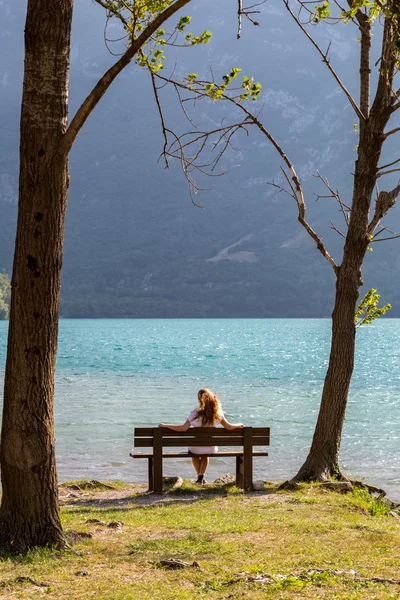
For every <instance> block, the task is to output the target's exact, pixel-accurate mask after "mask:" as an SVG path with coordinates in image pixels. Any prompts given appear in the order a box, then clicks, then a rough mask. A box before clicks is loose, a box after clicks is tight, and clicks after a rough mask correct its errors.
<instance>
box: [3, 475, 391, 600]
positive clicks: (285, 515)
mask: <svg viewBox="0 0 400 600" xmlns="http://www.w3.org/2000/svg"><path fill="white" fill-rule="evenodd" d="M73 483H74V484H75V485H79V486H80V488H81V489H82V487H81V486H82V483H83V480H81V481H76V482H73ZM110 486H115V489H116V490H117V491H118V493H117V492H116V495H115V499H113V497H112V490H111V491H110ZM93 490H94V492H95V497H94V498H93V499H92V500H90V501H88V499H87V498H88V496H87V492H90V497H91V498H92V491H93ZM123 491H124V488H123V486H121V484H118V485H115V483H114V482H110V483H107V485H106V486H97V487H95V488H91V489H89V488H86V489H85V488H84V491H82V494H81V496H80V497H79V498H73V499H72V500H71V505H66V506H63V507H62V520H63V526H64V529H65V530H66V531H67V532H85V533H88V534H91V536H92V537H90V538H85V539H80V538H79V537H77V538H76V540H77V541H75V542H74V543H73V552H57V551H54V550H52V549H44V550H43V549H37V550H34V551H32V552H30V553H29V554H28V555H27V556H26V557H16V558H15V557H7V558H5V559H4V560H2V561H0V570H1V574H0V588H1V589H0V597H1V599H2V600H8V599H11V598H13V599H15V598H18V599H22V600H23V599H25V598H35V597H37V596H42V595H43V594H45V595H46V596H47V595H49V596H50V597H52V598H54V599H55V600H65V599H66V598H73V599H74V600H83V599H84V600H91V599H93V600H94V599H96V600H139V599H140V600H155V599H158V598H162V599H163V600H169V599H170V600H189V599H190V600H191V599H196V598H199V599H201V598H205V597H206V596H207V597H209V598H211V599H221V600H222V599H223V598H231V599H235V598H238V599H242V598H246V600H247V599H250V600H251V599H259V598H266V599H269V598H275V599H276V598H279V599H282V600H286V599H287V600H290V599H296V600H299V599H302V600H303V599H309V598H314V599H317V598H318V599H319V598H320V599H328V600H331V599H333V598H334V599H335V600H359V599H365V600H370V599H371V600H373V599H376V600H394V599H397V598H400V585H398V584H395V583H393V580H394V579H396V578H399V570H398V565H399V563H400V548H399V543H398V540H399V537H400V519H397V518H395V517H392V516H388V515H387V510H386V508H387V507H386V505H384V503H383V502H382V501H381V500H376V499H375V498H373V497H372V496H370V495H369V494H365V493H363V492H362V491H360V490H356V491H355V492H354V493H353V494H347V495H342V494H338V493H335V492H328V491H326V490H322V489H321V488H320V487H318V486H303V487H302V488H301V489H300V490H299V491H296V492H278V491H277V489H276V486H273V485H272V484H271V485H268V486H267V487H266V489H265V490H264V491H263V492H262V493H252V494H244V493H243V492H242V491H241V490H238V489H236V488H235V487H234V486H229V485H223V484H215V485H206V486H204V487H201V488H198V487H197V486H194V485H193V484H191V483H190V482H186V481H185V482H184V484H183V486H182V488H180V489H178V490H174V491H172V492H170V493H165V494H164V495H163V496H152V495H149V494H146V493H136V494H134V493H133V492H132V488H131V487H129V488H127V489H126V494H125V496H124V494H123V493H121V492H123ZM110 496H111V497H110ZM381 505H384V506H381ZM384 507H386V508H385V509H384ZM115 522H119V523H121V524H122V525H120V526H115ZM113 523H114V525H112V524H113ZM110 524H111V525H112V526H110ZM170 559H174V560H175V561H182V562H183V563H186V564H187V566H185V567H184V568H182V569H169V568H166V567H165V566H163V562H162V561H164V560H170ZM196 563H198V564H199V565H200V567H201V568H200V569H198V568H196V566H195V565H196ZM374 577H381V578H383V579H385V580H387V581H386V582H381V583H379V582H374V581H372V579H373V578H374Z"/></svg>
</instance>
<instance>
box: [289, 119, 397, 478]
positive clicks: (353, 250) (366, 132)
mask: <svg viewBox="0 0 400 600" xmlns="http://www.w3.org/2000/svg"><path fill="white" fill-rule="evenodd" d="M385 125H386V120H382V119H380V120H379V121H373V120H371V121H370V123H369V124H367V125H363V126H362V127H361V132H360V144H359V151H358V160H357V162H356V167H355V175H354V190H353V200H352V212H351V217H350V222H349V228H348V232H347V236H346V242H345V246H344V250H343V262H342V264H341V266H340V267H339V268H338V273H337V281H336V296H335V305H334V310H333V313H332V341H331V352H330V357H329V366H328V371H327V374H326V377H325V382H324V388H323V392H322V401H321V406H320V410H319V414H318V420H317V424H316V428H315V431H314V437H313V441H312V445H311V448H310V452H309V454H308V456H307V459H306V461H305V463H304V464H303V465H302V467H301V468H300V470H299V472H298V473H297V475H296V476H295V478H294V480H295V481H310V480H326V479H329V478H330V477H331V476H336V477H338V478H341V477H342V474H341V472H340V468H339V462H338V459H339V448H340V442H341V437H342V428H343V423H344V419H345V414H346V406H347V398H348V392H349V387H350V381H351V377H352V374H353V368H354V354H355V320H354V317H355V311H356V305H357V299H358V297H359V290H360V286H361V285H363V281H362V278H361V268H362V264H363V261H364V257H365V253H366V251H367V248H368V244H369V241H370V240H369V237H368V220H369V209H370V205H371V199H372V194H373V191H374V188H375V184H376V173H377V166H378V161H379V157H380V153H381V150H382V144H383V130H384V127H385Z"/></svg>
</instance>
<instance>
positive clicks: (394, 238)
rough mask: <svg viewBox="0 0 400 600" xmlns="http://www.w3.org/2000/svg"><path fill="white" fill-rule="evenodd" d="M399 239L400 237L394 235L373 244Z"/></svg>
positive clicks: (373, 241) (372, 241)
mask: <svg viewBox="0 0 400 600" xmlns="http://www.w3.org/2000/svg"><path fill="white" fill-rule="evenodd" d="M398 238H400V235H392V237H387V238H380V239H379V240H375V239H373V240H371V243H372V244H373V243H375V242H387V241H388V240H397V239H398Z"/></svg>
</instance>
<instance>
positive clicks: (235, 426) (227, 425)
mask: <svg viewBox="0 0 400 600" xmlns="http://www.w3.org/2000/svg"><path fill="white" fill-rule="evenodd" d="M221 425H222V426H223V427H225V429H239V428H240V427H244V425H243V423H229V421H227V420H226V419H225V417H224V418H223V419H221Z"/></svg>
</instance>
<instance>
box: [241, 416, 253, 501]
mask: <svg viewBox="0 0 400 600" xmlns="http://www.w3.org/2000/svg"><path fill="white" fill-rule="evenodd" d="M252 431H253V430H252V428H251V427H245V428H244V432H243V437H244V442H243V489H244V491H245V492H251V491H252V489H253V439H252V435H253V434H252Z"/></svg>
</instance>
